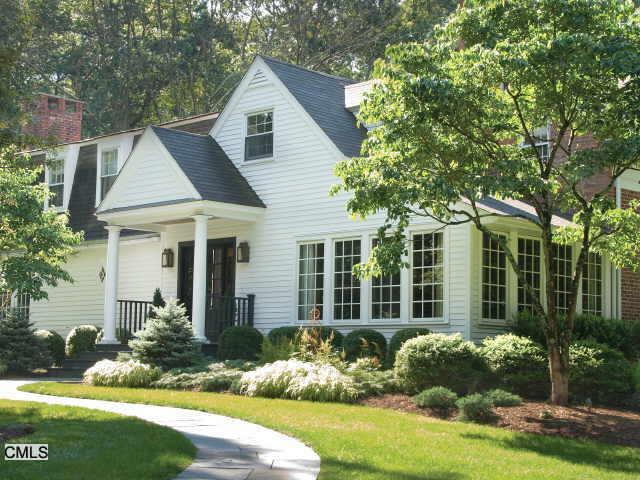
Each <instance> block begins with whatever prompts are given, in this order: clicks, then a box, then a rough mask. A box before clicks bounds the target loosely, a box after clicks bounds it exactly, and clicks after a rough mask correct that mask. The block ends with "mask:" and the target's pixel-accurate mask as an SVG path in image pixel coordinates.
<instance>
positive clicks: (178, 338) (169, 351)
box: [129, 300, 197, 370]
mask: <svg viewBox="0 0 640 480" xmlns="http://www.w3.org/2000/svg"><path fill="white" fill-rule="evenodd" d="M155 315H156V316H155V318H149V319H147V323H146V325H145V326H144V329H143V330H141V331H139V332H137V333H136V335H135V339H134V340H131V341H130V342H129V346H130V347H131V355H132V357H133V358H134V359H135V360H139V361H140V362H142V363H146V364H149V365H153V366H155V367H160V368H162V369H163V370H168V369H171V368H176V367H183V366H188V365H192V364H193V363H194V362H195V361H196V359H197V353H196V350H197V344H196V342H195V338H194V336H193V329H192V328H191V323H190V322H189V319H188V318H187V315H186V310H185V308H184V307H183V306H182V305H178V304H177V303H176V301H175V300H171V301H169V302H168V303H167V305H166V306H165V307H158V308H156V309H155Z"/></svg>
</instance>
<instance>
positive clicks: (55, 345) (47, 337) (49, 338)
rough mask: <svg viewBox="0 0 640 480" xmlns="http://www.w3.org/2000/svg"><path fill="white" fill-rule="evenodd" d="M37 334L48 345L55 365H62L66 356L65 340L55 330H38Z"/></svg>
mask: <svg viewBox="0 0 640 480" xmlns="http://www.w3.org/2000/svg"><path fill="white" fill-rule="evenodd" d="M35 334H36V336H37V337H40V338H41V339H42V341H43V342H44V344H45V345H46V347H47V350H48V351H49V356H50V357H51V360H52V361H53V363H54V365H61V364H62V361H63V360H64V355H65V341H64V338H62V336H61V335H60V334H59V333H58V332H56V331H54V330H36V332H35Z"/></svg>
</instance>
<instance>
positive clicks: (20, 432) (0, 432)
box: [0, 424, 35, 442]
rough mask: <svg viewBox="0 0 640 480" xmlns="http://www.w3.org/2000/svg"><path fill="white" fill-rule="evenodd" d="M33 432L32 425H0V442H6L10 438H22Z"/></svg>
mask: <svg viewBox="0 0 640 480" xmlns="http://www.w3.org/2000/svg"><path fill="white" fill-rule="evenodd" d="M33 432H35V429H34V428H33V426H32V425H28V424H24V425H0V442H6V441H7V440H11V439H12V438H18V437H24V436H25V435H29V434H31V433H33Z"/></svg>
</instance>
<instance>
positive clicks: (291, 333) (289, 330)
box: [267, 326, 344, 348]
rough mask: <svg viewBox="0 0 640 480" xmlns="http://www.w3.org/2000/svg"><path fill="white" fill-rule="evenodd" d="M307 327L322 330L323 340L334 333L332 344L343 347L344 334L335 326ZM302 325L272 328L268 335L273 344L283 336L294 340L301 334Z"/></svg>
mask: <svg viewBox="0 0 640 480" xmlns="http://www.w3.org/2000/svg"><path fill="white" fill-rule="evenodd" d="M306 328H307V329H310V328H314V329H316V330H319V331H320V337H321V338H322V339H323V340H327V339H328V338H329V336H330V335H331V333H333V342H332V345H333V346H334V347H336V348H341V347H342V343H343V341H344V336H343V335H342V334H341V333H340V332H339V331H338V330H336V329H335V328H331V327H322V326H319V327H306ZM300 329H301V327H293V326H288V327H278V328H274V329H272V330H271V331H270V332H269V333H268V335H267V337H268V338H269V341H271V343H273V344H277V343H278V342H280V341H282V339H283V338H286V339H287V340H290V341H292V342H293V341H294V340H295V339H296V338H297V337H298V336H299V332H300Z"/></svg>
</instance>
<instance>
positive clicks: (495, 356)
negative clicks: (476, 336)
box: [480, 333, 549, 398]
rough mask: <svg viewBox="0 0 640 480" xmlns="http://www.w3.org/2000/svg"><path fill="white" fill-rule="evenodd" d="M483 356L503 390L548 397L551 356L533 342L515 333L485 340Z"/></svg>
mask: <svg viewBox="0 0 640 480" xmlns="http://www.w3.org/2000/svg"><path fill="white" fill-rule="evenodd" d="M480 355H482V357H483V359H484V361H485V363H486V364H487V366H488V368H489V370H490V371H491V373H492V374H493V375H494V377H495V379H496V381H497V383H498V384H499V385H500V386H502V387H504V388H506V389H507V390H511V391H514V392H517V393H519V394H521V395H524V396H526V397H532V398H541V397H546V396H547V395H548V393H549V373H548V366H547V358H546V357H547V356H546V353H545V351H544V349H543V347H542V346H541V345H539V344H537V343H535V342H534V341H533V340H531V339H530V338H527V337H519V336H517V335H514V334H512V333H509V334H506V335H498V336H497V337H495V338H485V339H484V340H483V341H482V347H481V348H480Z"/></svg>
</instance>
